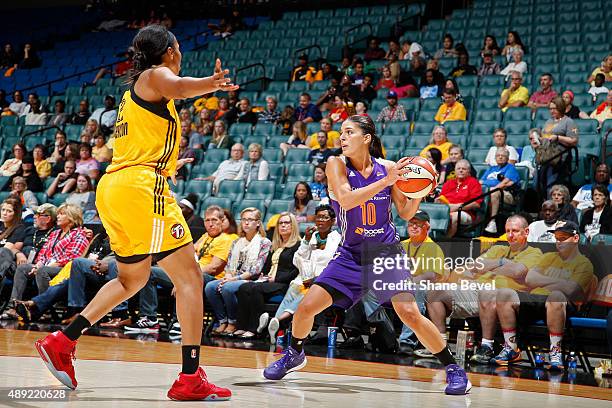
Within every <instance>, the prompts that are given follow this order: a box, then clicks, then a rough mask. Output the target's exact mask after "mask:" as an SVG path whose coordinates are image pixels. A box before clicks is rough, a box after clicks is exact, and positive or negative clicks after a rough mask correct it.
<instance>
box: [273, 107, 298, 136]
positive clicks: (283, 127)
mask: <svg viewBox="0 0 612 408" xmlns="http://www.w3.org/2000/svg"><path fill="white" fill-rule="evenodd" d="M294 122H295V109H294V108H293V106H291V105H287V106H285V109H283V111H282V112H281V115H280V118H278V122H277V125H278V127H279V128H280V132H281V135H287V136H289V135H291V132H292V131H293V123H294Z"/></svg>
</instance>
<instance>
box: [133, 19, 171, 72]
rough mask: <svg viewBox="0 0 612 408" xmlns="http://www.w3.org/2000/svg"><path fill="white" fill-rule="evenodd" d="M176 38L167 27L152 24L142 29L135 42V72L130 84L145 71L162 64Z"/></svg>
mask: <svg viewBox="0 0 612 408" xmlns="http://www.w3.org/2000/svg"><path fill="white" fill-rule="evenodd" d="M175 41H176V37H175V36H174V34H172V33H171V32H170V31H169V30H168V29H167V28H166V27H164V26H162V25H159V24H152V25H149V26H146V27H143V28H141V29H140V30H139V31H138V33H137V34H136V36H135V37H134V40H133V41H132V47H134V58H133V61H134V71H133V72H132V75H130V82H131V83H134V82H136V80H137V79H138V77H139V76H140V74H142V73H143V71H145V70H147V69H149V68H151V67H152V66H154V65H159V64H161V62H162V56H163V55H164V54H165V53H166V51H167V50H168V47H170V48H173V47H174V43H175Z"/></svg>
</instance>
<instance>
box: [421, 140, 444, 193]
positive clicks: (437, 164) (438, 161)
mask: <svg viewBox="0 0 612 408" xmlns="http://www.w3.org/2000/svg"><path fill="white" fill-rule="evenodd" d="M425 158H426V159H427V160H429V161H430V162H431V164H433V167H434V169H435V170H436V172H437V173H438V178H437V180H436V184H437V185H442V183H444V178H443V177H444V174H443V172H444V167H443V166H442V152H441V151H440V150H438V148H436V147H432V148H431V149H429V150H427V151H426V152H425Z"/></svg>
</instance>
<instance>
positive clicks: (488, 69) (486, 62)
mask: <svg viewBox="0 0 612 408" xmlns="http://www.w3.org/2000/svg"><path fill="white" fill-rule="evenodd" d="M500 71H501V67H500V66H499V64H498V63H497V62H495V61H494V60H493V52H492V51H490V50H486V51H483V52H482V64H481V65H480V68H478V76H479V77H480V78H482V77H483V76H487V75H498V74H499V73H500Z"/></svg>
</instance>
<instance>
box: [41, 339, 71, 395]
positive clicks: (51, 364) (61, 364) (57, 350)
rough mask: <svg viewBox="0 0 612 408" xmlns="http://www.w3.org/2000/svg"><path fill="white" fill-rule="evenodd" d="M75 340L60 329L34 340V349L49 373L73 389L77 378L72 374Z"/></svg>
mask: <svg viewBox="0 0 612 408" xmlns="http://www.w3.org/2000/svg"><path fill="white" fill-rule="evenodd" d="M76 343H77V342H76V341H72V340H70V339H69V338H68V337H66V335H64V333H62V332H61V331H56V332H54V333H51V334H49V335H47V337H45V338H44V339H42V340H36V343H34V344H35V345H36V350H38V354H40V357H41V358H42V359H43V361H44V363H45V364H46V365H47V368H48V369H49V371H51V374H53V375H54V376H55V378H57V379H58V380H60V382H61V383H62V384H64V385H65V386H66V387H68V388H71V389H73V390H74V389H75V388H76V387H77V380H76V378H75V376H74V366H73V365H72V360H74V359H75V358H74V351H75V347H76Z"/></svg>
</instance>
